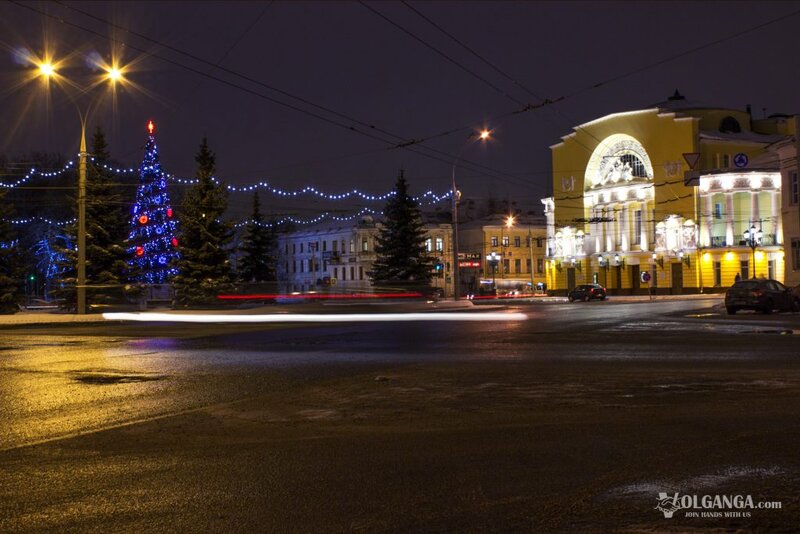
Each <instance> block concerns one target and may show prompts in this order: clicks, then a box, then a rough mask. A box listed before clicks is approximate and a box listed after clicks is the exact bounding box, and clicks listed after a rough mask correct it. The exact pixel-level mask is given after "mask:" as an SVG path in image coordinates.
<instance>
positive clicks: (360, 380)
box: [0, 300, 800, 531]
mask: <svg viewBox="0 0 800 534" xmlns="http://www.w3.org/2000/svg"><path fill="white" fill-rule="evenodd" d="M718 304H719V301H718V300H707V301H706V300H690V301H667V300H663V301H657V302H655V303H649V302H641V303H619V302H617V303H615V302H605V303H603V302H592V303H585V304H584V303H581V304H540V305H529V306H517V307H514V308H510V309H514V310H522V311H524V312H525V313H526V314H527V315H528V317H529V319H528V320H527V321H525V322H521V323H495V322H485V323H410V324H409V323H404V324H385V323H380V324H374V323H373V324H346V325H334V326H288V327H284V326H273V327H269V328H261V327H258V326H252V325H251V326H221V325H180V326H170V325H142V324H135V325H108V326H99V327H98V326H80V327H58V328H41V327H40V328H27V329H6V330H3V331H0V392H2V405H1V406H0V429H2V432H0V531H27V530H53V531H63V530H65V529H66V530H69V529H73V530H80V531H85V530H100V531H107V530H142V529H146V530H148V531H153V530H175V531H199V530H215V531H229V530H243V531H244V530H268V531H283V530H287V531H297V530H310V531H320V530H323V531H341V530H367V531H385V530H420V529H422V530H464V529H467V530H469V529H475V530H519V531H530V530H534V531H541V530H554V531H558V530H573V529H576V528H580V529H586V530H604V529H621V530H639V531H642V530H644V531H648V530H664V529H677V530H683V529H687V528H690V529H713V528H734V529H735V528H740V529H750V528H760V529H771V530H773V529H778V530H780V529H783V530H786V531H792V530H793V527H794V526H796V525H797V524H800V510H799V508H800V502H798V490H800V461H799V460H798V458H797V454H796V450H797V448H798V444H800V422H798V421H800V419H798V417H797V416H798V415H800V408H798V406H800V336H799V335H797V333H800V332H799V331H800V315H791V314H776V315H773V316H768V317H767V316H761V315H756V314H740V315H737V316H736V317H732V318H730V317H727V316H724V315H720V314H719V307H718ZM713 306H716V307H713ZM336 311H338V310H336ZM347 311H349V310H347ZM500 311H502V310H500ZM792 332H795V333H792ZM660 491H682V492H684V493H700V494H704V493H709V492H710V493H723V492H732V491H735V492H737V493H741V492H744V493H746V494H753V495H754V497H758V498H763V499H769V500H779V501H781V502H782V509H781V510H768V511H765V510H756V511H753V512H752V514H751V517H746V518H733V519H730V518H705V519H703V518H682V517H681V518H679V517H678V516H677V514H676V517H675V518H673V519H671V520H666V519H664V517H663V515H661V514H660V513H659V512H658V511H656V510H653V508H654V506H655V504H656V497H657V494H658V492H660Z"/></svg>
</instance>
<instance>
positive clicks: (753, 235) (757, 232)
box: [744, 224, 764, 278]
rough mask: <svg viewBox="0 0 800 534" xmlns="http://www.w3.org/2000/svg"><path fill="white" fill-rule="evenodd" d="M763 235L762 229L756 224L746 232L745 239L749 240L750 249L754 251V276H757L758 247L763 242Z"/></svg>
mask: <svg viewBox="0 0 800 534" xmlns="http://www.w3.org/2000/svg"><path fill="white" fill-rule="evenodd" d="M763 235H764V234H763V233H762V232H761V229H760V228H756V225H755V224H754V225H752V226H751V227H750V228H749V229H747V230H745V232H744V239H745V241H747V244H748V245H749V246H750V250H751V251H752V253H753V278H755V277H756V249H757V248H758V245H760V244H761V238H762V236H763Z"/></svg>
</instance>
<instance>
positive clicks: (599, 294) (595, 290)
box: [567, 284, 606, 302]
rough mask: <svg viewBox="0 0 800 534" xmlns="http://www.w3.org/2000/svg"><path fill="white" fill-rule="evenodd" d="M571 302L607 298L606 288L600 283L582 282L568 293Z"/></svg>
mask: <svg viewBox="0 0 800 534" xmlns="http://www.w3.org/2000/svg"><path fill="white" fill-rule="evenodd" d="M567 298H568V299H569V301H570V302H574V301H576V300H583V301H587V300H592V299H600V300H606V288H604V287H603V286H601V285H600V284H581V285H579V286H577V287H576V288H575V289H573V290H572V291H570V292H569V293H568V294H567Z"/></svg>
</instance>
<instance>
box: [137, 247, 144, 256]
mask: <svg viewBox="0 0 800 534" xmlns="http://www.w3.org/2000/svg"><path fill="white" fill-rule="evenodd" d="M136 255H137V256H143V255H144V247H136Z"/></svg>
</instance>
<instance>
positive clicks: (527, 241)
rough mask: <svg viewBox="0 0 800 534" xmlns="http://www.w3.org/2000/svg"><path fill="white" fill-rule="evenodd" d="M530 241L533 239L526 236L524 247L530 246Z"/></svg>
mask: <svg viewBox="0 0 800 534" xmlns="http://www.w3.org/2000/svg"><path fill="white" fill-rule="evenodd" d="M531 241H533V240H532V239H531V236H528V237H526V238H525V246H526V247H528V248H530V246H531Z"/></svg>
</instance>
